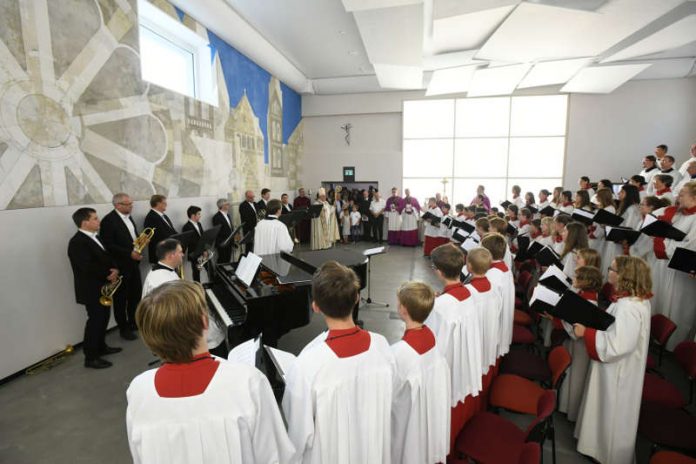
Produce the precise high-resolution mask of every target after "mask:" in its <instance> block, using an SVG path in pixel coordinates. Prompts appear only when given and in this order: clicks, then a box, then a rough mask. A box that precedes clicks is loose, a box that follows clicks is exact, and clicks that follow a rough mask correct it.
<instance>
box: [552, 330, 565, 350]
mask: <svg viewBox="0 0 696 464" xmlns="http://www.w3.org/2000/svg"><path fill="white" fill-rule="evenodd" d="M569 338H570V337H568V332H566V331H565V329H553V331H552V332H551V346H558V345H562V344H563V342H564V341H566V340H568V339H569Z"/></svg>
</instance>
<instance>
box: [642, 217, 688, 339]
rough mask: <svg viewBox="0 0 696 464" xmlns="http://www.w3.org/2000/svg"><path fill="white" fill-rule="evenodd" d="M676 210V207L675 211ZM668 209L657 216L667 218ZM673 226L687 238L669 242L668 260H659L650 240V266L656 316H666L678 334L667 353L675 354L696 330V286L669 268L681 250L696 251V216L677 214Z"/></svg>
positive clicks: (684, 274)
mask: <svg viewBox="0 0 696 464" xmlns="http://www.w3.org/2000/svg"><path fill="white" fill-rule="evenodd" d="M671 208H673V207H671ZM665 209H667V208H663V209H659V210H656V211H655V212H653V214H655V215H656V216H658V217H659V216H660V215H662V214H664V211H665ZM672 226H674V227H676V228H677V229H679V230H681V231H682V232H685V233H686V234H687V235H686V237H685V238H684V240H682V241H681V242H678V241H676V240H670V239H665V254H666V255H667V259H658V258H657V256H655V252H654V248H653V243H654V240H650V252H649V253H648V255H647V256H648V258H647V262H648V264H649V265H650V270H651V273H652V281H653V290H652V292H653V295H654V297H653V299H652V300H651V302H652V308H653V312H654V313H656V314H658V313H659V314H664V315H665V316H667V317H669V318H670V319H671V320H672V321H673V322H674V323H675V324H676V325H677V330H675V332H674V334H673V335H672V336H671V337H670V339H669V342H668V343H667V349H668V350H673V349H674V347H675V346H676V345H677V343H679V342H682V341H684V340H686V338H687V336H688V334H689V333H690V331H691V330H692V329H693V328H694V327H695V326H696V311H694V301H696V282H694V280H693V279H691V278H689V276H688V275H687V274H686V273H685V272H681V271H677V270H674V269H671V268H670V267H668V264H669V260H670V259H671V258H672V255H673V254H674V252H675V251H676V249H677V248H687V249H690V250H694V251H696V213H692V214H687V215H685V214H681V213H677V214H676V215H675V216H674V217H673V219H672Z"/></svg>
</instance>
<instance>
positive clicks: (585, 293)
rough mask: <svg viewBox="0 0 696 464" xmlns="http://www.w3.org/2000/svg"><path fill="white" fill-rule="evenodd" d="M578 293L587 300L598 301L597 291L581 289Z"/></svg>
mask: <svg viewBox="0 0 696 464" xmlns="http://www.w3.org/2000/svg"><path fill="white" fill-rule="evenodd" d="M578 295H580V296H581V297H582V298H584V299H585V300H589V301H597V292H593V291H592V290H580V291H579V292H578Z"/></svg>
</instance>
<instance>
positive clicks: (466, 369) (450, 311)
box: [425, 243, 482, 449]
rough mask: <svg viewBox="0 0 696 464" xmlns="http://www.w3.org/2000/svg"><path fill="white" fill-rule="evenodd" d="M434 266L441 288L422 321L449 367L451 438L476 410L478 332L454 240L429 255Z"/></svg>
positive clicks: (475, 313)
mask: <svg viewBox="0 0 696 464" xmlns="http://www.w3.org/2000/svg"><path fill="white" fill-rule="evenodd" d="M431 260H432V263H433V269H434V270H435V274H436V275H437V277H438V279H439V280H440V282H442V284H443V286H444V288H443V290H442V293H441V294H440V295H439V296H438V297H437V298H435V304H434V306H433V310H432V312H431V313H430V315H429V316H428V318H427V319H426V321H425V324H426V325H427V326H428V327H430V328H431V329H432V331H433V333H435V339H436V340H437V347H438V349H439V350H440V351H441V352H442V354H443V355H444V356H445V359H446V360H447V364H448V365H449V368H450V378H451V382H452V383H451V388H450V406H451V408H452V409H451V426H450V427H451V432H450V446H451V448H450V449H453V446H454V440H455V439H456V437H457V436H458V435H459V432H460V431H461V430H462V428H463V427H464V425H465V423H466V421H467V420H468V419H470V418H471V417H472V416H473V415H474V414H475V413H476V411H477V410H478V408H479V402H478V398H477V397H478V394H479V392H480V391H481V386H482V384H481V374H482V368H481V332H480V324H479V320H478V314H477V312H476V308H475V307H474V301H473V298H471V293H470V292H469V290H467V289H466V288H465V287H464V286H463V285H462V284H461V281H460V280H459V276H460V273H461V270H462V268H463V267H464V264H465V257H464V253H463V252H462V250H461V248H460V247H458V246H456V245H454V244H451V243H450V244H445V245H441V246H439V247H437V248H435V249H434V250H433V253H432V255H431Z"/></svg>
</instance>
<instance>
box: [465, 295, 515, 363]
mask: <svg viewBox="0 0 696 464" xmlns="http://www.w3.org/2000/svg"><path fill="white" fill-rule="evenodd" d="M465 287H466V288H467V289H468V290H469V291H470V292H471V296H472V298H473V299H474V306H475V307H476V311H477V313H478V316H479V324H480V327H481V342H482V343H481V366H482V367H483V370H482V375H486V374H487V373H488V369H489V368H490V367H491V366H495V363H496V358H497V357H498V344H499V343H500V339H499V337H500V318H501V313H502V306H503V303H502V299H501V296H500V294H499V293H498V292H497V291H496V289H495V287H493V284H491V289H490V290H488V291H486V292H479V291H478V290H477V289H476V287H474V285H473V284H471V283H469V284H467V285H465ZM513 304H514V302H513ZM513 317H514V314H513Z"/></svg>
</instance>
